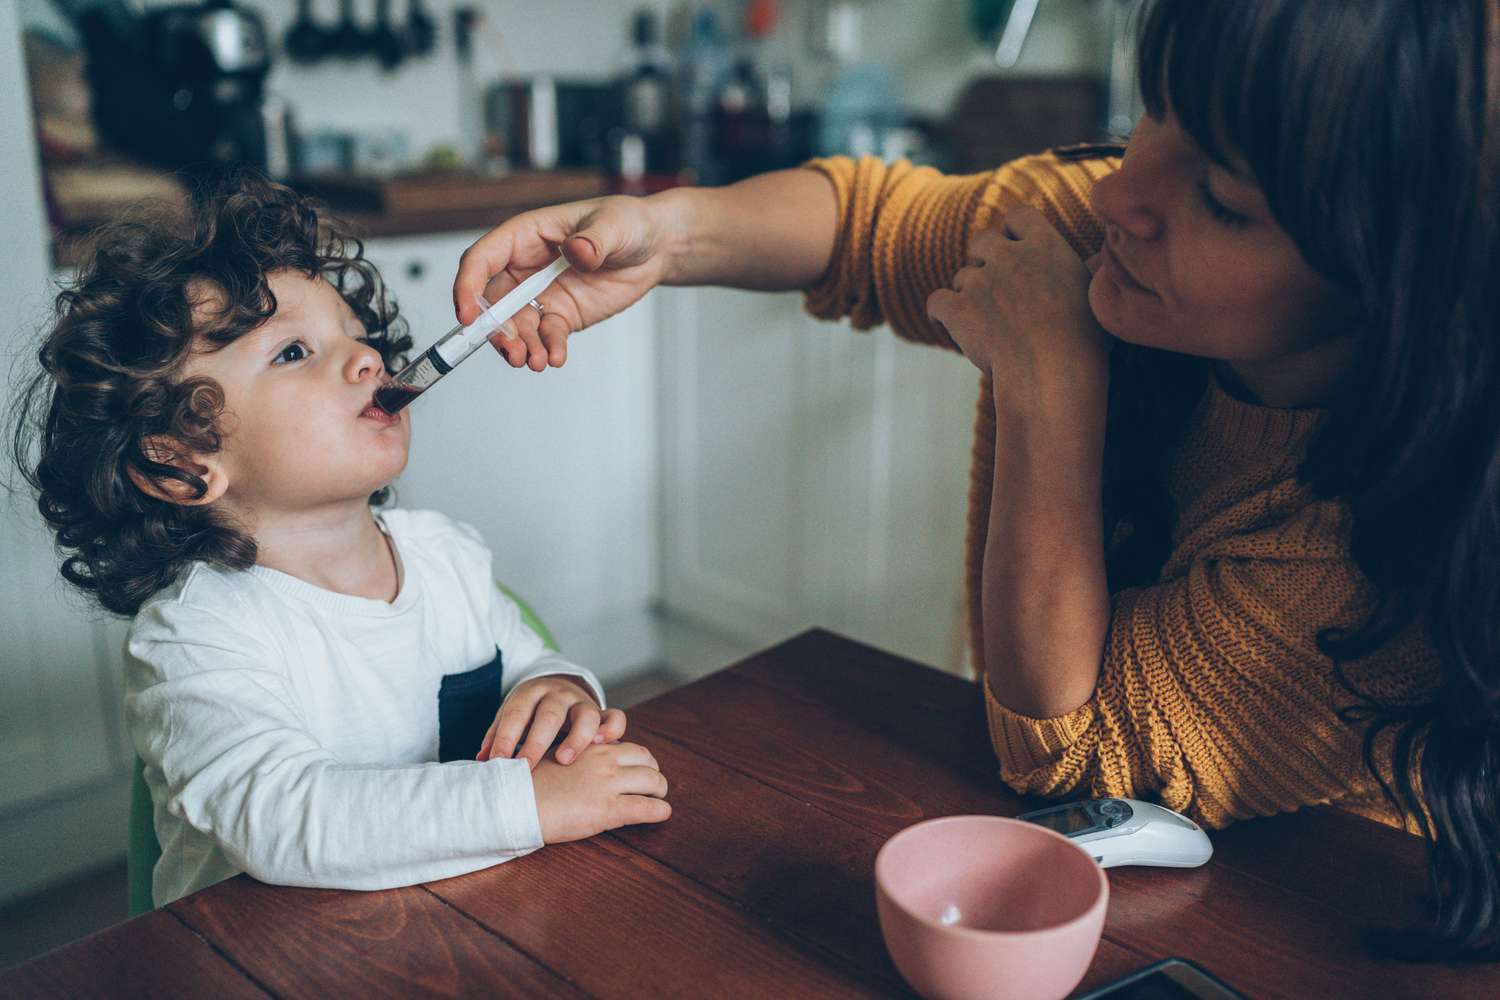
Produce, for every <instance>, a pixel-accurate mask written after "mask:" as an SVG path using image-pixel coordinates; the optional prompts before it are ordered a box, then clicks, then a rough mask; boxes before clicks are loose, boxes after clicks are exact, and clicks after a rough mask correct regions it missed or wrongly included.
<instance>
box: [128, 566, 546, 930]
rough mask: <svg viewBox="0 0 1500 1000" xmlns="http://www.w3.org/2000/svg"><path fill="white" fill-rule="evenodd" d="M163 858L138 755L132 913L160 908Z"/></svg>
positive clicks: (529, 619)
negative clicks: (154, 882) (156, 889)
mask: <svg viewBox="0 0 1500 1000" xmlns="http://www.w3.org/2000/svg"><path fill="white" fill-rule="evenodd" d="M495 586H497V587H499V588H500V592H501V593H503V594H504V595H505V596H506V597H509V598H510V599H511V600H512V601H515V602H516V607H518V608H520V609H521V620H522V621H523V622H525V623H526V625H527V627H529V628H530V629H531V630H532V631H533V632H535V633H536V634H537V635H538V636H539V637H540V638H541V640H542V643H543V644H544V645H545V646H546V647H547V648H548V649H551V650H554V651H555V650H556V649H557V640H556V639H555V638H553V636H552V632H551V630H550V629H548V628H547V626H546V624H545V623H543V621H542V619H541V618H539V617H538V616H537V613H536V612H535V611H533V610H532V608H531V605H529V604H527V603H526V602H525V601H523V600H521V598H520V597H519V596H518V595H517V594H516V592H515V591H513V590H511V589H510V588H509V587H507V586H506V585H505V584H503V583H500V582H498V581H496V583H495ZM160 858H161V844H159V843H157V840H156V820H155V815H154V813H153V812H152V808H151V790H150V789H149V788H148V787H146V766H145V765H144V764H142V763H141V759H140V758H139V757H137V758H136V759H135V775H134V778H133V779H132V784H131V787H130V841H129V843H128V844H127V845H126V848H125V873H126V880H127V882H128V883H129V890H130V915H131V916H132V917H134V916H137V915H139V914H142V913H149V912H150V911H151V910H153V909H155V908H156V904H155V902H153V900H152V898H151V873H152V872H154V871H155V870H156V862H157V860H158V859H160Z"/></svg>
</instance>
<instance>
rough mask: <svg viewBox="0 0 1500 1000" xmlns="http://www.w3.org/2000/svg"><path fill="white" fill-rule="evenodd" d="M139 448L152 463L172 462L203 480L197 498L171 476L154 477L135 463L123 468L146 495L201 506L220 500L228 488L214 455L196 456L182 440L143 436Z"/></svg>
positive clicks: (221, 468)
mask: <svg viewBox="0 0 1500 1000" xmlns="http://www.w3.org/2000/svg"><path fill="white" fill-rule="evenodd" d="M141 451H142V452H143V453H144V454H145V456H146V457H147V458H149V459H150V460H151V461H153V462H159V463H161V464H162V465H171V466H174V467H176V468H178V469H181V470H182V471H183V472H186V473H189V474H191V475H194V476H197V477H198V478H199V479H201V480H203V485H204V490H203V495H202V496H201V497H200V496H198V495H197V491H196V490H194V489H193V487H192V485H191V484H190V483H185V482H183V481H182V480H180V479H177V478H175V477H173V476H157V477H155V478H153V477H151V476H149V475H147V474H146V473H145V472H143V471H142V470H140V469H138V468H136V467H135V466H134V465H131V466H129V467H128V469H127V470H126V471H127V472H128V473H129V474H130V481H131V482H132V483H135V488H136V489H138V490H140V491H141V492H142V493H144V494H146V495H147V496H148V497H154V498H155V499H157V500H164V501H166V502H167V503H175V504H177V505H179V506H182V507H202V506H203V505H205V504H211V503H213V502H214V501H215V500H217V499H219V498H220V497H221V496H223V495H224V491H225V490H227V489H228V488H229V476H228V475H227V474H226V473H225V472H224V468H223V465H222V464H221V463H220V462H219V458H218V456H217V455H195V454H194V453H193V452H192V451H191V450H189V449H188V448H187V447H186V446H184V445H183V444H182V442H180V441H178V440H176V439H175V438H171V437H168V436H166V435H164V434H153V435H151V436H149V437H146V438H142V439H141Z"/></svg>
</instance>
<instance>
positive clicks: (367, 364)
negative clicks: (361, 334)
mask: <svg viewBox="0 0 1500 1000" xmlns="http://www.w3.org/2000/svg"><path fill="white" fill-rule="evenodd" d="M384 372H385V360H384V359H383V358H381V356H380V352H379V351H377V350H375V348H373V347H371V346H370V345H369V344H364V343H356V344H355V345H354V351H353V352H352V353H351V354H350V355H349V365H348V373H349V381H351V382H362V381H364V380H365V379H367V378H370V377H371V376H374V377H375V378H379V377H380V376H381V375H382V374H384Z"/></svg>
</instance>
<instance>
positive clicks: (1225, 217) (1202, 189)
mask: <svg viewBox="0 0 1500 1000" xmlns="http://www.w3.org/2000/svg"><path fill="white" fill-rule="evenodd" d="M1198 194H1199V196H1200V197H1202V199H1203V207H1205V208H1207V209H1208V214H1209V215H1212V216H1213V217H1214V219H1216V220H1217V221H1219V222H1221V223H1223V224H1224V225H1226V226H1229V227H1230V228H1232V229H1241V228H1243V227H1244V226H1245V225H1246V224H1247V223H1248V222H1249V221H1250V220H1249V219H1247V218H1246V217H1245V216H1243V215H1241V214H1240V213H1238V212H1236V211H1234V210H1233V209H1232V208H1230V207H1229V206H1227V205H1225V204H1224V203H1223V202H1222V201H1220V200H1219V199H1218V198H1216V197H1215V196H1214V189H1213V188H1211V187H1209V184H1208V178H1206V177H1205V178H1204V179H1202V180H1200V181H1199V182H1198Z"/></svg>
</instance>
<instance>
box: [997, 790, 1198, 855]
mask: <svg viewBox="0 0 1500 1000" xmlns="http://www.w3.org/2000/svg"><path fill="white" fill-rule="evenodd" d="M1016 818H1017V819H1023V820H1026V821H1027V822H1029V823H1036V824H1037V825H1038V826H1045V827H1047V828H1048V829H1049V830H1056V831H1057V832H1058V833H1060V834H1062V835H1063V836H1065V837H1068V838H1069V839H1071V840H1073V841H1074V842H1075V843H1077V844H1078V846H1079V847H1082V848H1083V849H1084V850H1085V851H1088V852H1089V853H1090V854H1091V855H1093V857H1094V860H1095V861H1097V862H1099V867H1101V868H1115V867H1118V866H1120V865H1154V866H1156V867H1160V868H1196V867H1198V866H1199V865H1201V864H1203V863H1204V862H1206V861H1207V860H1208V859H1209V858H1210V857H1211V856H1212V855H1213V853H1214V848H1213V845H1212V844H1210V843H1209V841H1208V834H1206V833H1204V832H1203V829H1202V828H1201V827H1199V826H1198V824H1197V823H1194V822H1193V821H1192V820H1190V819H1188V818H1187V817H1186V816H1183V815H1182V814H1181V813H1175V812H1173V811H1172V810H1170V809H1167V808H1165V807H1163V806H1158V805H1154V804H1152V803H1150V802H1140V801H1137V800H1136V799H1093V800H1090V801H1088V802H1068V803H1066V804H1064V805H1060V806H1049V807H1048V808H1046V809H1038V810H1036V811H1035V812H1029V813H1022V814H1021V815H1020V816H1017V817H1016Z"/></svg>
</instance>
